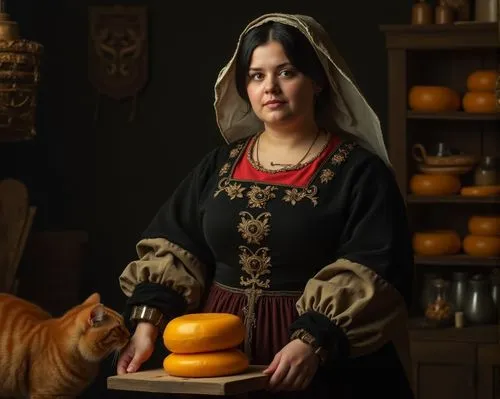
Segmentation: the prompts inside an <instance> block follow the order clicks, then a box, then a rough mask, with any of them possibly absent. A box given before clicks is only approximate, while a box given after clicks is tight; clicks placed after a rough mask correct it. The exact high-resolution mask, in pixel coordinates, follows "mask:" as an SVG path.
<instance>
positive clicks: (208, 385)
mask: <svg viewBox="0 0 500 399" xmlns="http://www.w3.org/2000/svg"><path fill="white" fill-rule="evenodd" d="M265 368H266V366H250V367H249V368H248V370H247V371H246V372H244V373H242V374H237V375H232V376H227V377H212V378H179V377H172V376H169V375H168V374H167V373H166V372H165V371H164V370H163V369H155V370H147V371H139V372H137V373H131V374H125V375H116V376H112V377H108V380H107V382H108V389H115V390H122V391H136V392H155V393H178V394H197V395H219V396H229V395H239V394H244V393H247V392H251V391H258V390H260V389H264V388H265V387H266V385H267V380H268V378H269V377H268V376H267V375H265V374H263V373H262V370H264V369H265Z"/></svg>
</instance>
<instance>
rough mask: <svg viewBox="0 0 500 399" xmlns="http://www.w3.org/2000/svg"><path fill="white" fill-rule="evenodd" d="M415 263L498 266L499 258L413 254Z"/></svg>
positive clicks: (499, 264) (499, 263)
mask: <svg viewBox="0 0 500 399" xmlns="http://www.w3.org/2000/svg"><path fill="white" fill-rule="evenodd" d="M414 261H415V264H417V265H430V266H484V267H500V258H499V257H491V258H483V257H476V256H469V255H465V254H458V255H448V256H420V255H417V256H415V259H414Z"/></svg>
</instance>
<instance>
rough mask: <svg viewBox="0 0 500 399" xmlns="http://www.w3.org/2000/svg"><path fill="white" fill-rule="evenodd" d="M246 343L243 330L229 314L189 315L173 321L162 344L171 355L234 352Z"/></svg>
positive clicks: (236, 318)
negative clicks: (221, 351)
mask: <svg viewBox="0 0 500 399" xmlns="http://www.w3.org/2000/svg"><path fill="white" fill-rule="evenodd" d="M244 339H245V326H244V325H243V322H242V321H241V319H240V318H239V317H238V316H235V315H233V314H229V313H192V314H187V315H184V316H180V317H177V318H175V319H172V320H171V321H170V322H169V323H168V324H167V327H166V328H165V330H164V332H163V343H164V344H165V347H166V348H167V349H168V350H169V351H170V352H172V353H203V352H213V351H220V350H224V349H230V348H235V347H237V346H238V345H240V344H241V343H242V342H243V340H244Z"/></svg>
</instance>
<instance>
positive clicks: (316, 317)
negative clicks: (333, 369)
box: [290, 311, 349, 366]
mask: <svg viewBox="0 0 500 399" xmlns="http://www.w3.org/2000/svg"><path fill="white" fill-rule="evenodd" d="M299 329H304V330H306V331H307V332H308V333H309V334H311V335H312V336H313V337H314V338H315V339H316V342H317V343H318V345H319V346H321V347H322V348H325V349H326V350H327V351H328V358H327V360H326V363H325V365H331V366H333V365H336V364H338V363H341V362H343V361H344V360H346V359H347V357H348V356H349V340H348V339H347V336H346V335H345V333H344V331H343V330H342V329H341V328H340V327H338V326H336V325H335V323H333V322H332V321H331V320H330V319H329V318H328V317H326V316H325V315H323V314H321V313H318V312H313V311H310V312H306V313H304V314H303V315H302V316H299V317H298V318H297V319H296V320H295V321H294V322H293V323H292V325H291V326H290V334H293V332H294V331H296V330H299Z"/></svg>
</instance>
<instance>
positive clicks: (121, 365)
mask: <svg viewBox="0 0 500 399" xmlns="http://www.w3.org/2000/svg"><path fill="white" fill-rule="evenodd" d="M157 337H158V327H155V326H154V325H153V324H151V323H146V322H139V323H138V324H137V327H136V329H135V333H134V335H133V336H132V338H131V339H130V342H129V343H128V345H127V346H126V347H125V348H124V349H123V351H122V353H121V354H120V358H119V359H118V364H117V366H116V372H117V374H118V375H121V374H126V373H135V372H136V371H137V370H139V368H140V367H141V365H142V364H143V363H144V362H145V361H146V360H148V359H149V358H150V357H151V355H152V354H153V350H154V347H155V341H156V338H157Z"/></svg>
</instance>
